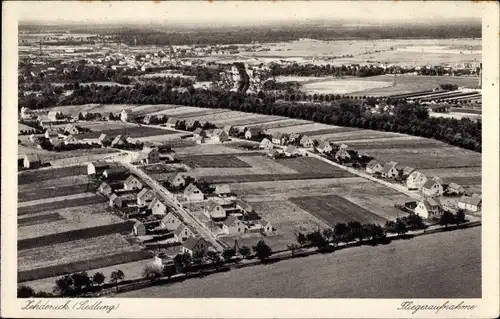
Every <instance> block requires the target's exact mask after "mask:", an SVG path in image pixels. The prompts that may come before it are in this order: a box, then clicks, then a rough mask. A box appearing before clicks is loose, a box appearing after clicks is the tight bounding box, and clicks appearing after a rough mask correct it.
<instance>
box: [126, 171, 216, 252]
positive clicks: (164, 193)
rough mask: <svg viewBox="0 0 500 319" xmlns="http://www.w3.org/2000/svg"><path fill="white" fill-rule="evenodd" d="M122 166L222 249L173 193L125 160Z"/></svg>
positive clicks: (190, 225) (190, 226)
mask: <svg viewBox="0 0 500 319" xmlns="http://www.w3.org/2000/svg"><path fill="white" fill-rule="evenodd" d="M121 163H122V164H123V166H125V167H126V168H128V169H129V170H130V171H131V172H132V173H134V174H135V175H137V176H139V177H140V178H142V180H143V181H144V182H145V183H146V184H148V185H149V187H151V189H153V190H154V191H155V193H156V194H157V195H158V196H160V197H161V198H162V199H163V200H165V201H166V202H167V203H168V204H169V205H170V206H171V207H172V208H174V212H177V213H178V214H179V215H180V216H181V217H182V218H183V219H184V222H185V223H186V224H187V226H188V227H189V228H191V230H194V231H195V233H199V234H200V235H202V236H203V238H204V239H205V240H206V241H208V242H209V243H211V244H212V245H213V247H214V248H215V249H217V250H218V251H223V250H224V247H223V246H222V245H221V244H220V242H218V241H217V239H216V238H215V237H214V236H213V234H212V233H211V232H209V231H208V230H206V229H205V228H204V227H203V225H201V223H200V222H199V221H198V220H197V219H196V218H195V217H193V216H191V214H190V213H189V212H188V211H187V210H186V209H184V208H183V207H182V205H181V206H179V205H178V202H177V200H176V199H175V196H174V194H172V193H171V192H169V191H168V190H167V189H166V188H165V187H163V186H162V185H161V184H160V183H158V182H157V181H155V180H154V179H153V178H151V177H150V176H149V175H147V174H146V173H144V172H143V171H141V170H140V169H138V168H137V167H135V166H134V165H132V164H131V163H128V162H126V161H121Z"/></svg>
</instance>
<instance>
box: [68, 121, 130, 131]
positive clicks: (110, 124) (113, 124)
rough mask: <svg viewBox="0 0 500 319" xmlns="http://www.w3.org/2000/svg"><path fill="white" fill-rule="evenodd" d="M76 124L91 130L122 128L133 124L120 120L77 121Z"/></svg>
mask: <svg viewBox="0 0 500 319" xmlns="http://www.w3.org/2000/svg"><path fill="white" fill-rule="evenodd" d="M77 126H81V127H83V128H88V129H89V130H92V131H99V132H100V131H105V130H110V129H123V128H127V127H133V126H135V125H134V124H131V123H125V122H121V121H100V122H97V121H89V122H78V124H77Z"/></svg>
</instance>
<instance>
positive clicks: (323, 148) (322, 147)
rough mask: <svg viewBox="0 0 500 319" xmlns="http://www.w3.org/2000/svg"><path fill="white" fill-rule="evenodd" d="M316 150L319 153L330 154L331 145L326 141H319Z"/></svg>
mask: <svg viewBox="0 0 500 319" xmlns="http://www.w3.org/2000/svg"><path fill="white" fill-rule="evenodd" d="M316 149H317V150H318V152H321V153H330V152H331V151H333V147H332V144H331V143H330V142H328V141H321V142H320V143H319V145H318V146H317V147H316Z"/></svg>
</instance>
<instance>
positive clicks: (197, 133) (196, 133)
mask: <svg viewBox="0 0 500 319" xmlns="http://www.w3.org/2000/svg"><path fill="white" fill-rule="evenodd" d="M193 134H194V135H203V136H205V134H206V133H205V130H204V129H202V128H201V127H198V128H197V129H196V130H194V132H193Z"/></svg>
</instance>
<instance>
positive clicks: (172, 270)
mask: <svg viewBox="0 0 500 319" xmlns="http://www.w3.org/2000/svg"><path fill="white" fill-rule="evenodd" d="M176 273H177V267H175V265H165V266H164V267H163V276H165V277H167V278H168V279H170V277H172V276H173V275H175V274H176Z"/></svg>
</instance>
